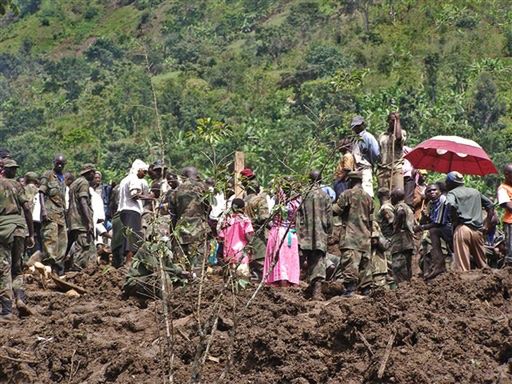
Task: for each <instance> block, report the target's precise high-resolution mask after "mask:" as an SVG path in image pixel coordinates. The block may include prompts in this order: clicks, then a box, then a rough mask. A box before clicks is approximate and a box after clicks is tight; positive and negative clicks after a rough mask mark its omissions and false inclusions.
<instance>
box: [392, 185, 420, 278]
mask: <svg viewBox="0 0 512 384" xmlns="http://www.w3.org/2000/svg"><path fill="white" fill-rule="evenodd" d="M404 199H405V193H404V191H403V189H400V188H395V189H393V191H392V192H391V203H392V204H393V206H394V207H395V219H394V221H393V236H392V237H391V249H390V252H391V259H392V261H391V265H392V268H393V275H394V277H395V281H396V283H397V284H400V283H401V282H404V281H407V280H410V279H411V277H412V254H413V252H414V212H413V211H412V209H411V207H409V206H408V205H407V204H406V203H405V200H404Z"/></svg>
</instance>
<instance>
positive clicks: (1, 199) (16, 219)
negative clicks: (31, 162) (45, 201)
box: [0, 159, 34, 321]
mask: <svg viewBox="0 0 512 384" xmlns="http://www.w3.org/2000/svg"><path fill="white" fill-rule="evenodd" d="M3 166H4V177H3V178H2V179H0V304H1V306H2V311H1V312H0V321H2V320H4V321H5V320H11V319H12V298H13V293H14V297H15V299H16V307H17V308H18V312H19V314H20V316H26V315H30V314H32V312H31V311H30V310H29V309H28V308H27V306H26V304H25V292H24V290H23V274H22V272H23V271H22V266H23V261H22V257H23V252H24V247H25V238H26V236H27V229H28V239H27V240H26V245H27V246H28V247H33V246H34V226H33V223H32V212H31V211H30V207H29V201H28V199H27V197H26V195H25V192H24V190H23V187H22V186H21V185H20V183H18V182H17V181H16V180H15V177H16V168H17V167H18V164H16V161H14V160H12V159H5V160H4V162H3ZM22 211H23V212H22Z"/></svg>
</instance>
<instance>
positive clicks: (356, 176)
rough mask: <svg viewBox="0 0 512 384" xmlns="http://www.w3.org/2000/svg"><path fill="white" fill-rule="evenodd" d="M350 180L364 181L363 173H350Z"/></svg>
mask: <svg viewBox="0 0 512 384" xmlns="http://www.w3.org/2000/svg"><path fill="white" fill-rule="evenodd" d="M348 178H349V179H357V180H363V172H361V171H352V172H349V173H348Z"/></svg>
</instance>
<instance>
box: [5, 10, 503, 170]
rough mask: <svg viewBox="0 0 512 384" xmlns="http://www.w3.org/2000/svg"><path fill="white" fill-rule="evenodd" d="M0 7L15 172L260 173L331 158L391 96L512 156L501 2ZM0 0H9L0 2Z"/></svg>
mask: <svg viewBox="0 0 512 384" xmlns="http://www.w3.org/2000/svg"><path fill="white" fill-rule="evenodd" d="M12 2H13V3H14V4H17V5H18V12H17V14H14V13H13V12H12V11H8V12H7V13H6V15H4V16H3V17H2V18H0V141H1V146H2V147H5V148H8V149H10V150H11V151H12V153H13V155H14V157H15V158H16V159H17V160H18V161H19V162H20V163H21V164H22V165H23V170H29V169H31V170H37V171H41V170H43V169H45V168H47V167H49V165H50V162H51V159H52V157H53V155H54V154H55V153H57V152H63V153H64V154H65V155H67V156H68V158H69V168H70V169H77V168H78V167H79V165H80V164H81V163H82V162H86V161H87V162H94V163H96V164H97V165H98V167H99V169H102V170H105V171H106V173H107V175H108V176H109V177H114V176H119V175H120V174H122V173H123V172H124V171H125V170H126V168H127V167H128V165H129V162H130V161H131V160H133V159H134V158H136V157H140V158H143V159H145V160H146V161H154V160H156V159H159V158H162V157H163V158H165V161H166V162H167V163H168V164H170V165H171V167H173V168H180V167H181V166H184V165H188V164H193V165H196V166H199V167H200V168H201V170H203V171H204V172H206V173H212V172H214V171H215V170H217V169H220V167H221V166H223V165H224V164H225V163H226V162H227V160H230V159H231V158H232V152H233V151H235V150H242V151H245V152H246V154H247V162H248V163H249V164H250V165H251V166H252V167H253V168H255V169H256V171H257V172H259V174H260V175H261V176H262V177H263V178H264V180H269V179H270V178H271V177H272V175H273V174H275V173H283V172H285V173H293V172H305V169H307V168H308V167H310V166H320V165H321V164H327V168H328V169H332V167H333V166H334V161H335V155H334V154H333V146H334V142H335V141H336V140H338V139H339V138H341V137H343V136H344V135H346V134H347V133H348V132H349V129H348V124H349V121H350V118H351V117H352V116H353V115H354V114H355V113H358V114H362V115H363V116H365V118H366V119H367V121H368V124H369V129H370V131H371V132H373V133H374V134H378V133H379V132H381V131H383V130H384V129H385V120H386V116H387V114H388V112H390V111H391V110H399V111H400V113H401V116H402V123H403V126H404V128H405V129H406V130H407V131H408V144H409V145H411V146H414V144H417V143H418V142H420V141H422V140H424V139H426V138H428V137H431V136H434V135H437V134H457V135H461V136H464V137H468V138H471V139H475V140H476V141H478V142H479V143H480V144H481V145H482V146H483V147H484V148H485V149H486V150H487V151H488V153H489V154H490V155H491V156H492V158H493V159H494V161H495V163H496V164H497V165H498V166H501V165H502V164H503V163H505V162H507V161H509V160H510V155H509V149H510V146H511V143H512V141H511V138H512V120H511V119H510V115H509V114H508V112H507V111H508V110H509V109H510V108H509V107H510V104H511V102H512V87H511V86H510V76H511V70H512V5H511V3H510V0H489V1H482V0H457V1H455V0H452V1H427V0H423V1H421V0H417V1H414V0H381V1H378V0H306V1H292V0H288V1H271V0H194V1H183V0H89V1H86V0H66V1H64V0H17V1H12ZM2 3H5V4H7V3H9V1H4V0H2Z"/></svg>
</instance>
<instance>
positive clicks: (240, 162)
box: [235, 151, 245, 198]
mask: <svg viewBox="0 0 512 384" xmlns="http://www.w3.org/2000/svg"><path fill="white" fill-rule="evenodd" d="M244 168H245V153H243V152H239V151H236V152H235V197H240V198H242V197H243V193H244V189H243V187H242V184H241V183H240V172H242V170H243V169H244Z"/></svg>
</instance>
